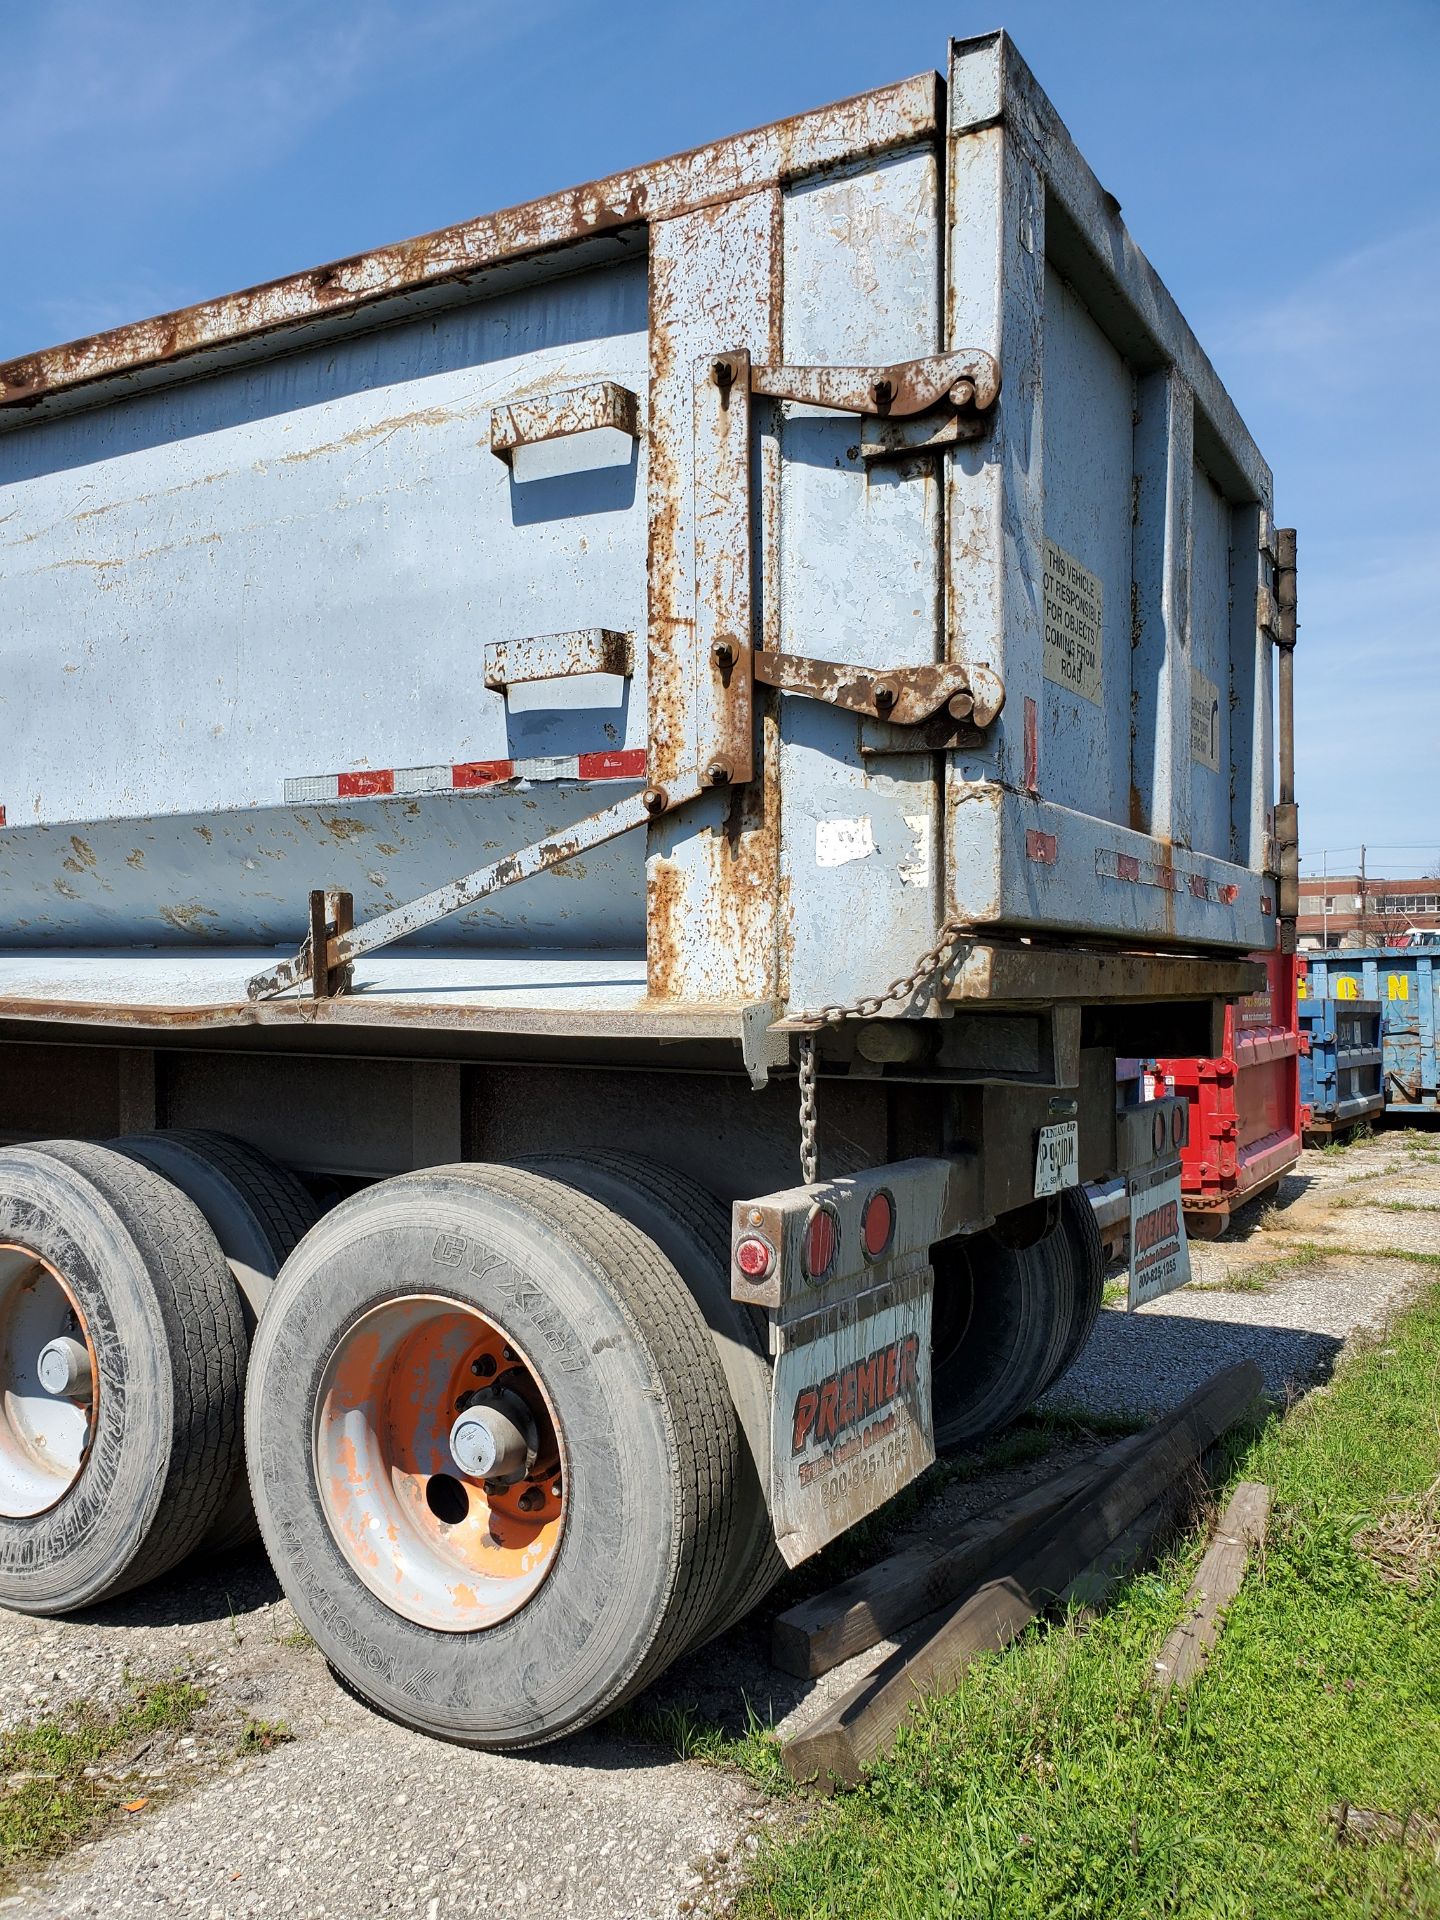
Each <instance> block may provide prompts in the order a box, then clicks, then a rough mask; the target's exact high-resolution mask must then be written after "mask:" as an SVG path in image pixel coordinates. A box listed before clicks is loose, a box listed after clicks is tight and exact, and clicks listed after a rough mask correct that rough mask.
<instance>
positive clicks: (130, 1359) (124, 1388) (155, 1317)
mask: <svg viewBox="0 0 1440 1920" xmlns="http://www.w3.org/2000/svg"><path fill="white" fill-rule="evenodd" d="M0 1243H8V1245H9V1246H10V1247H12V1248H18V1249H25V1250H26V1251H27V1253H28V1255H29V1256H31V1257H30V1259H29V1262H28V1265H27V1264H25V1256H24V1255H20V1254H13V1253H12V1254H11V1255H10V1256H9V1259H8V1271H9V1276H10V1281H11V1284H10V1286H9V1288H8V1291H7V1290H6V1289H5V1288H4V1287H0V1315H7V1314H8V1315H9V1321H8V1325H9V1328H10V1331H11V1332H12V1333H13V1331H14V1328H15V1325H16V1324H17V1322H16V1321H15V1318H14V1310H15V1307H16V1302H17V1301H18V1300H19V1299H20V1298H21V1297H22V1296H25V1297H28V1298H30V1299H34V1298H35V1297H36V1296H37V1294H38V1293H39V1291H40V1290H41V1285H42V1283H43V1285H44V1286H46V1287H48V1286H49V1285H50V1284H51V1281H52V1278H55V1277H58V1278H56V1279H55V1284H57V1285H61V1286H63V1291H64V1293H65V1294H66V1295H67V1296H68V1299H69V1300H70V1302H71V1303H72V1306H73V1310H74V1313H75V1315H76V1316H77V1318H76V1321H75V1322H74V1324H75V1325H76V1326H77V1327H78V1331H79V1334H80V1335H81V1336H83V1337H84V1340H85V1342H86V1345H88V1347H89V1350H90V1359H91V1363H92V1371H93V1375H94V1377H95V1380H96V1382H97V1384H98V1392H97V1398H96V1400H95V1401H94V1402H93V1403H90V1404H89V1405H88V1407H87V1414H88V1421H86V1422H83V1424H85V1425H86V1432H87V1434H88V1444H87V1445H86V1446H85V1447H84V1448H83V1449H82V1450H81V1451H80V1455H79V1463H78V1465H77V1467H76V1470H75V1474H74V1477H73V1479H72V1480H71V1481H70V1483H69V1484H68V1486H65V1487H63V1489H62V1488H60V1487H59V1485H58V1483H57V1486H56V1498H55V1499H54V1500H53V1501H52V1502H51V1503H50V1504H49V1505H48V1506H40V1505H37V1501H36V1498H34V1497H32V1498H31V1499H30V1501H29V1503H28V1506H27V1507H26V1511H24V1512H23V1513H22V1512H20V1511H19V1510H18V1509H19V1507H20V1506H22V1505H25V1504H26V1503H25V1502H24V1501H23V1500H19V1499H14V1498H12V1499H11V1501H10V1503H9V1504H8V1505H7V1510H6V1512H5V1513H4V1514H0V1604H4V1605H5V1606H9V1607H14V1608H16V1609H18V1610H19V1611H20V1612H22V1613H41V1614H57V1613H69V1612H73V1611H74V1610H75V1609H76V1608H79V1607H85V1606H90V1605H93V1604H94V1603H95V1602H96V1601H99V1600H104V1599H109V1598H111V1597H112V1596H114V1595H116V1594H120V1593H125V1592H127V1591H129V1590H130V1589H131V1588H133V1587H138V1586H140V1585H141V1584H142V1583H143V1582H145V1581H147V1580H152V1579H154V1578H155V1577H156V1576H157V1575H159V1574H162V1573H165V1572H167V1571H168V1570H169V1569H170V1568H171V1567H173V1566H175V1565H176V1564H177V1563H178V1562H179V1561H181V1560H183V1559H184V1558H185V1556H186V1554H188V1553H189V1552H190V1551H191V1550H192V1549H193V1548H194V1547H196V1546H198V1545H199V1543H200V1541H201V1540H202V1539H203V1538H204V1536H205V1535H206V1533H207V1532H208V1531H209V1529H210V1527H211V1526H212V1525H213V1524H214V1521H215V1518H216V1515H217V1514H218V1513H219V1511H220V1508H221V1506H222V1505H223V1503H224V1500H225V1498H226V1494H227V1492H228V1489H229V1488H230V1486H231V1484H232V1483H233V1480H234V1476H235V1472H236V1469H237V1467H238V1465H239V1462H240V1459H241V1431H240V1423H239V1418H238V1414H239V1407H240V1390H241V1356H242V1355H243V1353H244V1326H243V1322H242V1319H241V1313H240V1303H239V1299H238V1296H237V1294H236V1291H235V1286H234V1283H233V1281H232V1280H231V1278H230V1273H229V1270H228V1269H227V1267H226V1265H225V1261H224V1258H223V1256H222V1254H221V1252H220V1248H219V1246H218V1245H217V1244H216V1241H215V1237H214V1235H213V1234H212V1233H211V1231H210V1229H209V1228H208V1227H207V1225H206V1224H205V1221H204V1219H203V1218H202V1216H201V1214H200V1212H199V1210H198V1208H196V1207H195V1206H194V1205H193V1203H192V1202H191V1201H189V1200H187V1199H186V1198H185V1196H184V1195H183V1194H181V1193H178V1192H176V1190H175V1189H174V1188H173V1187H171V1186H170V1185H168V1184H167V1183H166V1182H165V1181H164V1180H162V1179H161V1178H160V1176H159V1175H158V1174H156V1173H154V1172H152V1171H151V1170H150V1169H149V1168H148V1167H144V1166H140V1165H137V1164H136V1162H134V1161H133V1160H129V1159H127V1158H125V1157H124V1156H123V1155H122V1154H118V1153H114V1152H111V1151H110V1150H109V1149H108V1148H106V1147H96V1146H88V1145H81V1144H79V1143H78V1142H75V1141H47V1142H42V1143H37V1144H33V1145H30V1146H26V1147H7V1148H4V1149H0ZM47 1270H48V1271H47ZM0 1351H3V1353H4V1355H5V1360H4V1364H6V1365H9V1366H11V1367H12V1368H13V1367H15V1366H17V1365H28V1364H29V1363H28V1362H26V1361H24V1360H23V1359H20V1358H17V1355H16V1352H15V1342H14V1340H13V1339H11V1338H10V1337H9V1336H8V1335H7V1336H6V1337H4V1338H0ZM82 1352H83V1349H82ZM38 1398H39V1396H38V1394H37V1395H36V1399H37V1400H38ZM3 1405H4V1407H5V1411H4V1415H3V1421H4V1426H3V1432H4V1434H5V1436H7V1437H8V1435H9V1434H10V1431H11V1428H10V1424H9V1423H10V1421H11V1418H12V1416H13V1415H15V1413H16V1409H17V1406H18V1405H19V1402H18V1401H6V1402H4V1403H3Z"/></svg>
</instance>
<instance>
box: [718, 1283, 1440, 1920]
mask: <svg viewBox="0 0 1440 1920" xmlns="http://www.w3.org/2000/svg"><path fill="white" fill-rule="evenodd" d="M1437 1405H1440V1283H1437V1285H1435V1286H1434V1287H1433V1288H1431V1289H1430V1290H1429V1291H1428V1292H1427V1294H1426V1296H1425V1298H1424V1299H1423V1300H1422V1301H1421V1302H1419V1303H1418V1304H1417V1305H1415V1306H1414V1307H1412V1308H1411V1309H1410V1310H1408V1311H1407V1312H1406V1313H1404V1314H1402V1315H1400V1316H1399V1317H1398V1318H1397V1319H1396V1321H1395V1323H1394V1324H1393V1326H1392V1327H1391V1329H1390V1330H1389V1332H1388V1334H1387V1335H1386V1337H1385V1340H1384V1343H1383V1344H1382V1343H1380V1342H1379V1341H1376V1342H1373V1343H1371V1344H1370V1345H1369V1346H1367V1347H1364V1348H1362V1349H1356V1350H1354V1351H1352V1353H1351V1355H1350V1356H1349V1357H1348V1358H1347V1359H1346V1360H1345V1362H1343V1363H1342V1365H1341V1367H1340V1368H1339V1370H1338V1371H1337V1373H1336V1375H1335V1377H1334V1379H1333V1381H1332V1382H1331V1385H1330V1388H1329V1390H1328V1392H1327V1393H1325V1394H1324V1395H1323V1396H1312V1397H1311V1398H1309V1399H1307V1400H1305V1401H1303V1402H1302V1403H1300V1405H1299V1406H1298V1407H1296V1408H1295V1409H1294V1410H1293V1411H1292V1412H1291V1413H1290V1415H1289V1416H1288V1417H1287V1418H1284V1419H1280V1418H1278V1417H1276V1418H1272V1419H1271V1420H1270V1421H1269V1422H1268V1423H1267V1424H1266V1425H1265V1426H1264V1428H1263V1429H1261V1431H1260V1432H1259V1434H1258V1436H1257V1437H1254V1438H1246V1437H1241V1438H1239V1439H1237V1440H1236V1441H1234V1442H1232V1444H1231V1447H1230V1449H1229V1453H1230V1456H1231V1472H1232V1473H1233V1475H1234V1476H1236V1477H1238V1476H1241V1475H1243V1477H1245V1478H1247V1479H1258V1480H1263V1481H1265V1482H1267V1484H1269V1486H1270V1487H1271V1488H1272V1489H1273V1491H1274V1495H1275V1509H1274V1517H1273V1522H1272V1529H1271V1535H1270V1539H1269V1542H1268V1545H1267V1548H1266V1551H1265V1553H1264V1555H1263V1557H1262V1558H1261V1559H1260V1561H1259V1562H1258V1564H1256V1565H1254V1566H1252V1568H1251V1569H1250V1572H1249V1575H1248V1577H1247V1579H1246V1582H1245V1585H1244V1586H1243V1588H1242V1589H1241V1592H1240V1594H1239V1597H1238V1598H1237V1599H1236V1601H1235V1603H1234V1605H1233V1606H1232V1607H1231V1609H1230V1612H1229V1614H1228V1616H1227V1619H1226V1623H1225V1626H1224V1630H1223V1632H1222V1634H1221V1637H1220V1642H1219V1646H1218V1649H1217V1653H1216V1656H1215V1658H1214V1660H1213V1661H1212V1663H1211V1665H1210V1667H1209V1669H1208V1670H1207V1671H1206V1672H1205V1673H1204V1674H1202V1676H1201V1677H1200V1678H1199V1680H1198V1681H1197V1682H1196V1684H1195V1685H1194V1687H1193V1688H1192V1689H1191V1690H1190V1692H1189V1693H1188V1694H1187V1695H1185V1696H1182V1697H1175V1698H1172V1699H1170V1700H1168V1701H1161V1700H1157V1698H1156V1697H1155V1695H1153V1694H1152V1693H1151V1692H1150V1691H1149V1690H1148V1689H1147V1687H1146V1685H1145V1677H1146V1674H1147V1672H1148V1671H1149V1668H1150V1664H1151V1662H1152V1661H1153V1659H1154V1657H1155V1654H1156V1652H1157V1650H1158V1648H1159V1647H1160V1645H1161V1643H1162V1642H1163V1640H1164V1637H1165V1635H1166V1634H1167V1633H1168V1632H1169V1631H1170V1629H1171V1628H1172V1627H1173V1626H1174V1625H1175V1624H1176V1622H1177V1621H1178V1620H1179V1619H1180V1618H1181V1617H1182V1613H1183V1605H1184V1591H1185V1587H1186V1584H1187V1582H1188V1580H1189V1578H1190V1575H1191V1573H1192V1572H1193V1570H1194V1566H1195V1564H1196V1561H1197V1559H1198V1557H1199V1553H1200V1551H1201V1546H1202V1542H1201V1540H1200V1539H1199V1538H1198V1537H1192V1538H1191V1539H1190V1540H1189V1541H1188V1542H1187V1543H1186V1544H1185V1545H1184V1546H1182V1548H1181V1549H1179V1550H1178V1551H1177V1552H1176V1553H1175V1554H1174V1555H1172V1556H1171V1557H1170V1559H1168V1560H1167V1561H1166V1562H1165V1563H1163V1564H1162V1565H1161V1566H1160V1567H1159V1568H1158V1569H1157V1570H1155V1571H1152V1572H1148V1573H1144V1574H1141V1575H1139V1576H1137V1577H1135V1578H1133V1579H1132V1580H1130V1581H1129V1582H1128V1583H1126V1585H1125V1586H1124V1587H1123V1588H1122V1589H1121V1590H1120V1593H1119V1595H1118V1597H1117V1598H1116V1600H1115V1602H1114V1603H1113V1604H1112V1605H1111V1606H1110V1608H1109V1609H1108V1610H1107V1611H1106V1612H1104V1613H1103V1614H1101V1616H1100V1617H1099V1618H1098V1619H1097V1620H1096V1621H1095V1622H1094V1623H1093V1625H1091V1626H1090V1627H1089V1628H1088V1630H1086V1631H1084V1632H1082V1631H1080V1630H1079V1625H1078V1622H1077V1621H1075V1620H1071V1621H1067V1622H1065V1623H1062V1624H1059V1625H1056V1626H1052V1627H1050V1628H1048V1629H1041V1630H1038V1631H1034V1632H1031V1633H1029V1634H1027V1635H1025V1636H1024V1637H1022V1639H1021V1640H1020V1641H1018V1642H1017V1643H1016V1644H1015V1645H1014V1646H1012V1647H1011V1648H1010V1649H1009V1650H1008V1651H1007V1652H1005V1653H1003V1654H996V1655H993V1656H990V1657H988V1658H986V1659H983V1660H981V1661H980V1662H979V1663H978V1664H977V1665H976V1666H975V1667H973V1668H972V1669H971V1670H970V1672H969V1673H968V1674H967V1676H966V1678H965V1681H964V1683H963V1684H962V1686H961V1687H960V1688H959V1689H958V1690H957V1691H956V1692H954V1693H952V1694H950V1695H949V1696H947V1697H944V1698H940V1699H936V1700H933V1701H930V1702H927V1703H926V1704H925V1705H924V1707H922V1708H921V1709H920V1710H919V1712H918V1713H917V1716H916V1718H915V1720H914V1722H913V1723H912V1725H911V1726H910V1727H909V1728H908V1729H907V1730H906V1731H905V1733H904V1734H902V1736H901V1739H900V1742H899V1744H898V1745H897V1748H896V1750H895V1752H894V1753H893V1755H892V1756H891V1757H890V1758H889V1759H888V1760H887V1761H885V1762H884V1763H883V1764H882V1765H880V1766H879V1767H877V1768H876V1769H875V1770H874V1772H873V1773H872V1774H871V1775H870V1776H869V1778H868V1779H867V1782H866V1784H865V1785H864V1786H863V1787H862V1788H861V1789H860V1790H859V1791H858V1792H856V1793H853V1794H850V1795H848V1796H845V1797H844V1798H841V1799H838V1800H835V1801H831V1802H826V1803H823V1804H821V1805H820V1806H819V1807H818V1808H817V1810H816V1815H815V1818H814V1819H813V1821H812V1822H811V1823H810V1825H809V1826H808V1828H807V1829H806V1831H805V1832H804V1833H802V1834H801V1835H799V1836H798V1837H793V1838H790V1839H787V1840H785V1841H782V1842H777V1843H775V1844H773V1845H772V1846H770V1847H768V1848H767V1849H766V1850H764V1851H763V1852H762V1854H761V1856H760V1859H759V1862H758V1863H757V1867H756V1869H755V1872H754V1874H753V1876H752V1878H751V1881H750V1883H749V1884H748V1885H747V1887H746V1888H745V1889H744V1891H743V1893H742V1895H741V1899H740V1906H739V1911H740V1913H741V1914H743V1915H745V1916H747V1920H762V1917H763V1920H779V1917H780V1916H801V1915H803V1916H805V1917H806V1920H829V1917H831V1916H834V1920H839V1917H840V1916H846V1920H849V1916H852V1915H855V1914H859V1913H865V1914H874V1915H885V1916H887V1920H890V1917H891V1916H893V1920H955V1916H960V1915H963V1916H966V1920H969V1917H970V1916H977V1917H978V1916H986V1917H987V1920H1052V1916H1064V1917H1065V1920H1151V1916H1160V1915H1166V1916H1172V1917H1173V1920H1321V1916H1325V1920H1331V1917H1332V1916H1343V1917H1345V1920H1361V1916H1366V1917H1367V1920H1370V1917H1374V1920H1378V1916H1381V1915H1386V1916H1397V1915H1408V1916H1415V1920H1420V1916H1428V1917H1429V1920H1433V1917H1434V1916H1435V1915H1436V1914H1440V1859H1437V1856H1436V1851H1435V1849H1434V1847H1433V1846H1428V1845H1419V1844H1417V1843H1416V1838H1415V1836H1416V1835H1417V1834H1423V1833H1425V1832H1427V1831H1433V1828H1431V1827H1430V1826H1429V1825H1428V1823H1430V1822H1433V1820H1434V1819H1435V1817H1436V1815H1437V1814H1440V1663H1437V1662H1436V1660H1435V1658H1434V1648H1435V1646H1436V1645H1437V1644H1440V1582H1436V1581H1433V1580H1431V1581H1428V1582H1426V1583H1425V1584H1424V1585H1423V1587H1421V1588H1419V1589H1417V1588H1415V1587H1414V1586H1412V1585H1409V1584H1407V1583H1405V1582H1403V1581H1398V1580H1394V1579H1390V1580H1387V1579H1385V1578H1384V1577H1382V1573H1381V1571H1380V1569H1379V1568H1377V1566H1376V1565H1375V1564H1374V1563H1373V1561H1372V1560H1371V1559H1370V1558H1369V1557H1368V1555H1367V1554H1366V1553H1364V1552H1361V1551H1358V1550H1357V1548H1356V1546H1355V1545H1354V1544H1352V1541H1354V1540H1355V1539H1356V1537H1357V1536H1364V1537H1365V1538H1367V1539H1372V1538H1373V1537H1374V1533H1373V1529H1374V1528H1375V1526H1376V1525H1377V1524H1381V1523H1384V1522H1386V1519H1387V1516H1391V1517H1392V1518H1391V1520H1390V1522H1389V1524H1390V1525H1391V1526H1392V1528H1393V1524H1394V1523H1393V1516H1394V1515H1396V1514H1397V1513H1408V1514H1415V1513H1421V1512H1423V1511H1425V1501H1426V1497H1427V1493H1428V1490H1429V1489H1431V1488H1432V1486H1433V1485H1434V1482H1435V1478H1436V1470H1437V1465H1440V1459H1437V1455H1440V1435H1437V1425H1436V1411H1435V1410H1436V1407H1437ZM1367 1529H1369V1530H1370V1531H1369V1532H1368V1533H1367ZM1347 1805H1348V1806H1349V1807H1352V1808H1355V1809H1363V1810H1369V1817H1368V1819H1367V1821H1366V1822H1364V1823H1363V1824H1364V1825H1365V1833H1366V1837H1365V1839H1364V1841H1363V1843H1356V1844H1342V1843H1341V1841H1340V1840H1339V1839H1338V1838H1337V1831H1336V1829H1337V1826H1338V1825H1340V1824H1341V1823H1340V1822H1338V1821H1337V1819H1336V1817H1335V1814H1334V1809H1336V1808H1338V1807H1341V1806H1347ZM1410 1816H1413V1818H1411V1819H1410V1824H1409V1825H1408V1827H1407V1825H1406V1822H1407V1817H1410ZM1407 1834H1408V1836H1409V1838H1408V1840H1407Z"/></svg>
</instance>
